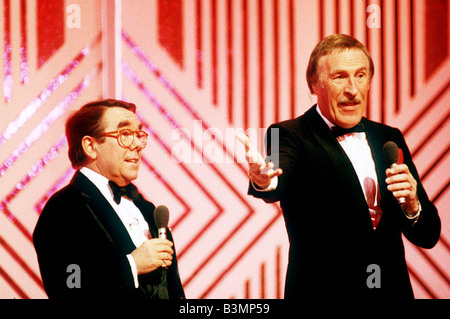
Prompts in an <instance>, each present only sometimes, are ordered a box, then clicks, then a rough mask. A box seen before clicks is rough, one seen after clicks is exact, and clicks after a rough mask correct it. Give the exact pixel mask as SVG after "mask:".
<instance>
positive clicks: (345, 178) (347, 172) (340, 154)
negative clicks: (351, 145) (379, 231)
mask: <svg viewBox="0 0 450 319" xmlns="http://www.w3.org/2000/svg"><path fill="white" fill-rule="evenodd" d="M305 115H306V114H305ZM305 120H306V121H308V123H309V124H310V128H311V134H312V135H313V136H314V137H315V138H316V140H317V142H318V143H319V144H320V146H321V147H322V148H323V149H324V150H325V152H326V153H327V154H328V156H329V158H330V161H331V163H332V165H333V167H334V171H335V172H336V175H337V177H338V179H339V181H340V183H341V184H342V189H345V190H347V191H346V195H347V198H343V200H344V201H345V202H346V203H347V204H348V205H352V206H354V207H355V209H357V210H361V209H362V210H368V206H367V202H366V199H365V196H364V192H363V190H362V188H361V184H360V183H359V179H358V176H357V175H356V172H355V170H354V168H353V165H352V163H351V162H350V159H349V158H348V156H347V154H346V153H345V151H344V149H343V148H342V147H341V145H340V144H339V142H338V141H337V140H336V138H335V137H334V136H333V135H332V134H331V131H330V129H329V128H328V126H327V124H326V123H325V122H324V121H323V120H322V119H321V118H320V115H319V114H318V113H317V111H316V110H315V109H314V108H313V109H311V110H310V111H308V114H307V117H305ZM368 220H369V221H370V219H368Z"/></svg>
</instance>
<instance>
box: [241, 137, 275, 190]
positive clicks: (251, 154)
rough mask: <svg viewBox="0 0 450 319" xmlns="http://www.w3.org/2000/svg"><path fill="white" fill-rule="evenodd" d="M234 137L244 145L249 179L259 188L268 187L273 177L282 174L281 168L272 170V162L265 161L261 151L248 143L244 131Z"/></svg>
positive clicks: (248, 140)
mask: <svg viewBox="0 0 450 319" xmlns="http://www.w3.org/2000/svg"><path fill="white" fill-rule="evenodd" d="M236 138H237V139H238V140H239V141H240V142H241V143H242V144H244V146H245V158H246V159H247V162H248V165H249V168H248V176H249V178H250V181H252V182H253V184H255V185H256V186H257V187H259V188H260V189H266V188H267V187H269V185H270V183H271V181H272V179H273V178H274V177H277V176H280V175H281V174H283V170H282V169H281V168H277V169H276V170H274V164H273V163H272V162H268V163H266V162H265V161H264V158H263V157H262V155H261V153H259V152H258V151H257V150H256V148H255V147H254V146H253V145H252V144H251V143H250V139H249V137H248V136H247V135H245V134H244V133H237V134H236Z"/></svg>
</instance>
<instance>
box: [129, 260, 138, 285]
mask: <svg viewBox="0 0 450 319" xmlns="http://www.w3.org/2000/svg"><path fill="white" fill-rule="evenodd" d="M127 258H128V262H129V263H130V268H131V273H132V274H133V279H134V287H135V288H139V280H138V276H137V267H136V262H135V261H134V258H133V256H131V254H128V255H127Z"/></svg>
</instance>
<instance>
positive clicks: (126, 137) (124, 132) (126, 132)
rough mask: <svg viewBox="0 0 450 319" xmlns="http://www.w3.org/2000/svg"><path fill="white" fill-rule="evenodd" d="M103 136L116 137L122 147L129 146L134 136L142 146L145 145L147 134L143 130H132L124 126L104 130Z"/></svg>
mask: <svg viewBox="0 0 450 319" xmlns="http://www.w3.org/2000/svg"><path fill="white" fill-rule="evenodd" d="M103 136H105V137H113V138H116V139H117V142H118V143H119V145H120V146H121V147H123V148H129V147H130V146H131V145H132V144H133V142H134V137H135V136H136V137H137V139H138V140H139V142H140V143H141V145H142V148H145V147H146V146H147V138H148V134H147V133H146V132H145V131H143V130H137V131H132V130H130V129H127V128H124V129H120V130H118V131H114V132H105V134H103Z"/></svg>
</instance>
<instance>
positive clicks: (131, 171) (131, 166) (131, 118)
mask: <svg viewBox="0 0 450 319" xmlns="http://www.w3.org/2000/svg"><path fill="white" fill-rule="evenodd" d="M102 120H103V123H104V125H105V132H113V131H117V130H119V129H124V128H127V129H130V130H133V131H136V130H138V129H140V128H141V127H142V124H141V122H140V121H139V119H138V117H137V116H136V114H134V113H133V112H131V111H129V110H127V109H124V108H121V107H110V108H108V109H107V110H106V111H105V114H103V118H102ZM95 148H96V149H95V158H94V161H93V162H92V163H91V164H90V165H89V167H90V168H91V169H93V170H94V171H96V172H98V173H100V174H101V175H103V176H105V177H106V178H108V179H109V180H111V181H113V182H115V183H116V184H117V185H119V186H125V185H127V184H128V183H130V182H131V181H132V180H134V179H136V178H137V177H138V171H139V166H140V163H141V151H142V149H143V145H142V144H141V142H140V141H139V139H138V138H134V140H133V143H132V144H131V146H130V147H129V148H124V147H121V146H120V145H119V143H118V142H117V139H116V138H111V137H105V141H104V142H103V143H96V144H95Z"/></svg>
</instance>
